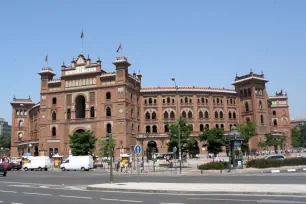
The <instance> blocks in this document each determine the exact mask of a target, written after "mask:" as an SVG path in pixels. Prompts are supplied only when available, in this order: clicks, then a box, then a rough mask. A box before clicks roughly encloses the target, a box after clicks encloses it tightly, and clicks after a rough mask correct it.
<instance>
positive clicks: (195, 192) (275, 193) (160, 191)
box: [87, 186, 306, 196]
mask: <svg viewBox="0 0 306 204" xmlns="http://www.w3.org/2000/svg"><path fill="white" fill-rule="evenodd" d="M87 190H98V191H113V192H139V193H172V194H201V195H205V194H249V195H280V194H281V195H295V196H297V195H298V196H306V193H283V192H279V193H277V192H236V191H175V190H153V189H148V190H139V189H118V188H101V187H90V186H87Z"/></svg>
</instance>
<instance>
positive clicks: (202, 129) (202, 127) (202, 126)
mask: <svg viewBox="0 0 306 204" xmlns="http://www.w3.org/2000/svg"><path fill="white" fill-rule="evenodd" d="M200 131H201V132H203V131H204V125H203V124H200Z"/></svg>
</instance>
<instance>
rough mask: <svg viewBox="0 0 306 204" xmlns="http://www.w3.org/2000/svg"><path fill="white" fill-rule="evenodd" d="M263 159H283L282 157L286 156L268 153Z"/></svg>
mask: <svg viewBox="0 0 306 204" xmlns="http://www.w3.org/2000/svg"><path fill="white" fill-rule="evenodd" d="M265 159H277V160H283V159H286V157H285V156H284V155H269V156H266V157H265Z"/></svg>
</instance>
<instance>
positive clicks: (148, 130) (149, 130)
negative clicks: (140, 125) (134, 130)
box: [146, 125, 151, 133]
mask: <svg viewBox="0 0 306 204" xmlns="http://www.w3.org/2000/svg"><path fill="white" fill-rule="evenodd" d="M146 133H151V127H150V125H147V126H146Z"/></svg>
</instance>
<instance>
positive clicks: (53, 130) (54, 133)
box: [52, 127, 56, 137]
mask: <svg viewBox="0 0 306 204" xmlns="http://www.w3.org/2000/svg"><path fill="white" fill-rule="evenodd" d="M52 136H53V137H54V136H56V127H52Z"/></svg>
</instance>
